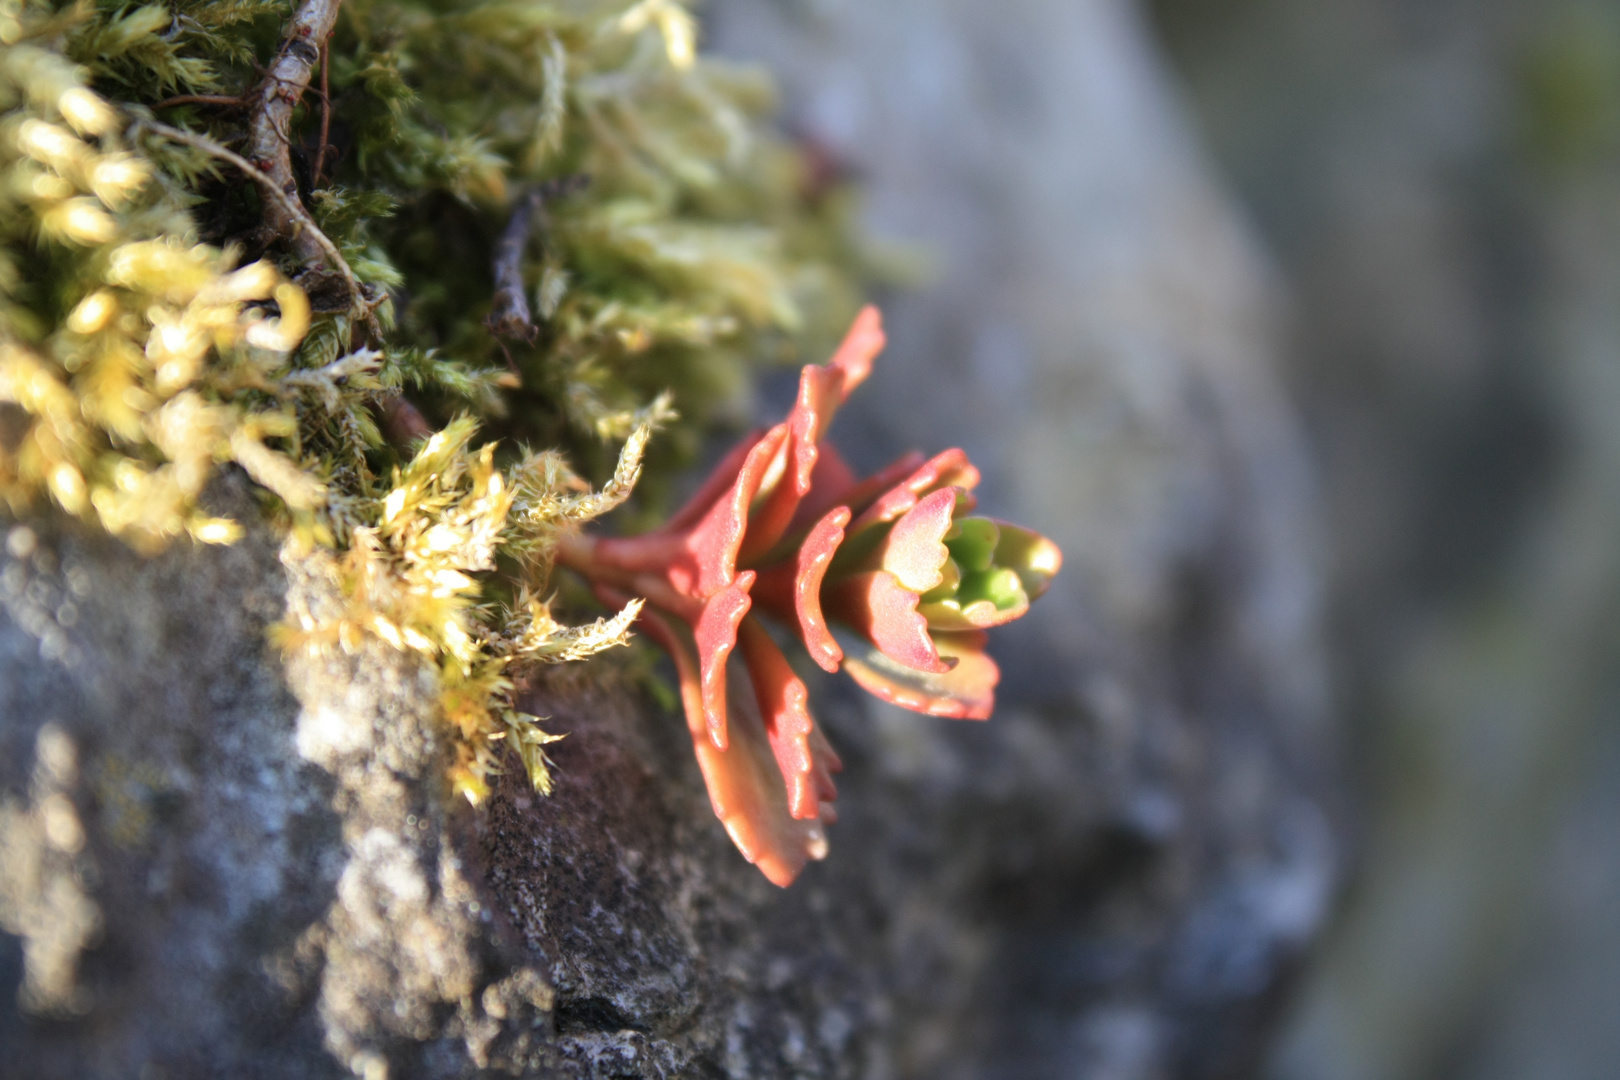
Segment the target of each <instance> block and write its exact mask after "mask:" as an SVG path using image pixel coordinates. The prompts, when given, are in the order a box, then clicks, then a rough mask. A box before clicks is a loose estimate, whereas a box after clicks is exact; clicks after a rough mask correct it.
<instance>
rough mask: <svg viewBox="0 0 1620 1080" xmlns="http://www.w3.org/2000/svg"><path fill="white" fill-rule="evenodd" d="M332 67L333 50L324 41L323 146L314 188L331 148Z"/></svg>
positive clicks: (315, 173)
mask: <svg viewBox="0 0 1620 1080" xmlns="http://www.w3.org/2000/svg"><path fill="white" fill-rule="evenodd" d="M331 67H332V50H331V48H330V47H329V46H328V45H327V44H325V43H322V45H321V146H320V149H319V150H317V151H316V152H315V169H314V173H313V176H314V179H312V180H311V181H310V182H309V186H310V187H312V188H316V187H320V186H321V173H322V171H323V170H324V169H325V168H326V151H327V150H328V149H330V147H329V144H328V140H329V137H330V136H331V134H332V87H331V83H330V78H329V77H330V73H331Z"/></svg>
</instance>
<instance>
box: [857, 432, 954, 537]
mask: <svg viewBox="0 0 1620 1080" xmlns="http://www.w3.org/2000/svg"><path fill="white" fill-rule="evenodd" d="M978 485H979V470H978V469H976V468H974V467H973V462H971V461H969V460H968V456H967V453H966V452H965V451H963V450H947V451H945V452H944V453H943V454H937V455H935V456H934V457H932V458H929V459H928V460H927V461H926V462H924V463H923V464H922V465H921V466H920V467H919V468H917V469H916V470H915V471H913V472H912V473H911V475H909V476H907V477H906V478H905V479H904V480H903V481H900V482H898V483H896V484H895V485H894V486H893V487H891V488H889V489H888V490H887V491H885V492H884V493H883V494H882V495H880V496H878V498H877V499H876V501H874V502H873V503H872V504H871V505H870V506H868V507H867V508H866V509H865V510H863V511H861V512H860V514H859V516H858V517H856V519H855V522H854V524H852V525H851V526H850V527H849V532H850V535H852V536H853V535H854V534H855V533H858V532H860V531H862V530H864V529H867V528H870V527H871V526H873V525H877V524H880V523H882V522H885V521H893V520H894V519H895V518H897V517H899V516H900V515H901V514H904V513H905V512H906V511H907V510H910V509H911V508H912V507H913V506H916V505H917V500H919V499H921V498H922V497H923V496H924V495H927V494H928V493H929V492H931V491H935V490H937V489H939V488H942V487H959V488H961V489H963V490H964V491H968V490H971V489H973V488H975V487H977V486H978Z"/></svg>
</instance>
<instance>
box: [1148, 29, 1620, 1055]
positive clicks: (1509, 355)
mask: <svg viewBox="0 0 1620 1080" xmlns="http://www.w3.org/2000/svg"><path fill="white" fill-rule="evenodd" d="M1146 15H1147V17H1148V18H1149V19H1150V20H1151V25H1152V28H1153V32H1154V34H1155V36H1156V37H1157V39H1158V41H1159V42H1160V43H1161V45H1162V47H1163V48H1164V50H1165V52H1166V54H1167V56H1168V57H1169V60H1170V63H1171V65H1172V67H1173V70H1174V74H1175V77H1176V79H1177V80H1178V82H1179V84H1180V86H1181V88H1182V93H1183V99H1184V101H1185V102H1186V107H1187V108H1188V110H1189V111H1190V113H1191V114H1192V115H1193V116H1194V117H1195V118H1196V123H1197V126H1198V130H1199V131H1200V133H1201V139H1202V141H1203V144H1204V146H1205V147H1206V148H1207V151H1208V152H1209V154H1210V155H1211V156H1212V157H1213V159H1214V161H1215V162H1216V163H1217V169H1218V171H1219V174H1220V176H1221V177H1222V179H1223V182H1224V183H1225V184H1226V186H1227V187H1228V190H1230V191H1231V192H1232V193H1233V195H1234V196H1235V198H1236V199H1237V200H1238V202H1239V204H1240V206H1241V207H1242V210H1243V213H1244V214H1245V216H1246V217H1247V218H1248V220H1249V222H1250V223H1251V226H1252V228H1253V229H1254V231H1255V232H1256V234H1257V235H1258V236H1259V237H1260V238H1261V240H1262V242H1263V244H1264V245H1265V248H1266V251H1267V254H1268V257H1269V258H1270V259H1271V260H1272V265H1273V267H1274V268H1275V272H1276V274H1277V275H1278V276H1279V277H1280V278H1281V281H1282V287H1283V289H1284V291H1285V293H1286V296H1287V304H1288V311H1289V314H1288V325H1289V328H1290V335H1289V341H1288V344H1287V346H1286V348H1285V349H1284V350H1283V351H1282V356H1283V357H1284V363H1285V365H1286V366H1285V369H1284V377H1285V380H1286V382H1287V384H1288V388H1289V390H1290V392H1291V397H1292V398H1293V400H1294V402H1295V403H1296V406H1297V408H1298V409H1299V411H1300V414H1301V415H1302V417H1303V418H1304V424H1305V427H1306V432H1307V440H1308V443H1309V445H1310V448H1311V450H1312V453H1313V455H1314V458H1315V464H1316V469H1317V475H1318V478H1319V490H1320V495H1321V498H1322V501H1323V504H1324V513H1325V515H1326V521H1327V533H1328V535H1329V537H1330V538H1331V542H1330V545H1329V549H1328V555H1329V560H1330V562H1329V574H1328V578H1327V581H1328V594H1327V595H1328V604H1327V612H1328V620H1329V631H1328V633H1329V643H1330V657H1331V662H1332V664H1333V667H1334V674H1335V685H1336V698H1337V702H1336V704H1337V708H1338V711H1339V715H1340V717H1341V720H1342V723H1343V725H1344V728H1345V730H1346V731H1347V732H1348V735H1349V737H1350V740H1351V749H1352V753H1353V755H1354V764H1355V773H1356V776H1357V778H1358V782H1359V783H1358V787H1359V799H1360V802H1361V805H1362V811H1361V814H1360V820H1361V821H1362V823H1363V829H1364V832H1363V835H1362V836H1361V837H1360V844H1359V851H1358V854H1359V865H1358V866H1357V868H1356V870H1355V872H1354V873H1353V874H1352V876H1351V882H1350V885H1349V889H1348V891H1347V893H1346V895H1345V897H1344V900H1343V906H1342V909H1341V912H1340V915H1339V917H1338V920H1337V923H1336V924H1335V926H1334V927H1333V928H1332V929H1331V930H1330V932H1329V939H1328V945H1327V947H1326V949H1325V950H1324V951H1323V952H1322V954H1321V955H1320V956H1319V957H1318V959H1317V960H1316V961H1315V964H1314V966H1313V968H1312V969H1311V971H1310V973H1309V975H1308V977H1307V979H1306V981H1305V984H1304V986H1303V988H1302V989H1303V995H1302V998H1301V1000H1300V1001H1299V1003H1298V1006H1297V1010H1296V1012H1295V1014H1294V1016H1293V1019H1292V1024H1291V1026H1290V1029H1289V1030H1288V1032H1287V1035H1286V1037H1285V1040H1284V1044H1283V1046H1282V1048H1281V1052H1280V1053H1279V1055H1278V1057H1277V1060H1276V1061H1275V1063H1274V1073H1275V1075H1277V1076H1279V1077H1290V1078H1293V1077H1297V1078H1301V1080H1303V1078H1307V1077H1315V1078H1324V1080H1328V1078H1331V1080H1340V1078H1343V1080H1351V1078H1357V1080H1359V1078H1374V1077H1455V1078H1458V1080H1463V1078H1468V1080H1486V1078H1490V1080H1497V1078H1507V1077H1530V1076H1535V1077H1569V1078H1576V1077H1582V1078H1584V1077H1590V1078H1593V1080H1596V1078H1598V1077H1613V1076H1620V724H1617V723H1616V705H1617V700H1616V691H1617V689H1620V679H1617V676H1620V663H1617V660H1620V656H1617V644H1620V639H1617V634H1616V627H1617V626H1620V611H1617V610H1616V599H1617V592H1616V585H1617V579H1620V423H1617V421H1620V5H1615V4H1612V3H1588V2H1584V0H1505V2H1497V0H1476V2H1453V0H1387V2H1385V0H1157V2H1156V3H1154V4H1152V5H1151V6H1150V7H1149V8H1148V9H1147V11H1146Z"/></svg>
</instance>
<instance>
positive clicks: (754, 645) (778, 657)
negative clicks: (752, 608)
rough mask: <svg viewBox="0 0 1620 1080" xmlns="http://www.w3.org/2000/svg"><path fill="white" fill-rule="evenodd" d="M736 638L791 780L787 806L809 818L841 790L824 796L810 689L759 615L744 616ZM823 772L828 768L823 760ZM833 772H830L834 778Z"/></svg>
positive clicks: (762, 715) (784, 773) (778, 760)
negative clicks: (814, 741)
mask: <svg viewBox="0 0 1620 1080" xmlns="http://www.w3.org/2000/svg"><path fill="white" fill-rule="evenodd" d="M737 643H738V645H740V646H741V648H742V654H743V660H744V661H745V662H746V663H747V664H748V678H749V680H750V681H751V682H752V683H753V684H754V699H755V700H756V701H757V702H758V703H759V715H760V718H761V719H762V720H763V721H764V723H765V734H766V736H767V737H768V738H769V739H770V742H771V752H772V753H773V754H775V755H776V765H777V768H779V769H781V770H782V780H783V783H784V784H785V785H786V797H787V805H788V812H789V813H790V814H792V815H793V816H794V817H796V818H800V819H802V820H805V821H810V820H814V819H816V818H819V817H821V803H822V799H823V797H825V798H826V800H827V801H828V802H831V801H832V800H833V799H834V798H836V797H837V791H836V789H835V790H834V792H833V794H832V795H827V796H824V794H823V789H821V787H820V786H819V785H818V782H817V778H818V770H817V768H816V762H815V759H814V750H815V748H814V747H813V746H812V744H811V741H810V733H811V732H812V731H814V730H815V727H816V721H815V718H814V717H812V716H811V715H810V706H809V696H810V695H809V691H808V690H806V689H805V686H804V683H803V682H802V681H801V680H800V679H799V677H798V676H797V675H795V674H793V669H792V668H791V667H790V666H788V662H787V657H785V656H783V655H782V650H781V649H779V648H777V645H776V642H774V641H772V640H771V635H770V634H768V633H766V632H765V628H764V627H763V626H761V625H760V624H759V620H758V619H744V620H743V621H742V625H741V626H739V627H738V636H737ZM820 771H821V772H825V766H823V768H822V770H820ZM831 780H832V777H831V775H830V774H828V776H827V781H828V783H829V784H830V783H831Z"/></svg>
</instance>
